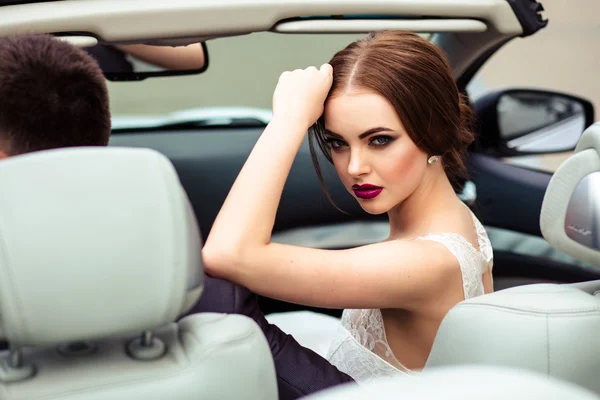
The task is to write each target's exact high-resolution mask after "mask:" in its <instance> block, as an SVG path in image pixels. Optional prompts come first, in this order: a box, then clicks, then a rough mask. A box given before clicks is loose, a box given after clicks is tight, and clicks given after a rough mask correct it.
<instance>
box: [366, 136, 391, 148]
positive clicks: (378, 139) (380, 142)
mask: <svg viewBox="0 0 600 400" xmlns="http://www.w3.org/2000/svg"><path fill="white" fill-rule="evenodd" d="M391 140H392V138H391V137H389V136H384V135H381V136H375V137H374V138H371V144H373V145H375V146H385V145H386V144H388V143H389V142H391Z"/></svg>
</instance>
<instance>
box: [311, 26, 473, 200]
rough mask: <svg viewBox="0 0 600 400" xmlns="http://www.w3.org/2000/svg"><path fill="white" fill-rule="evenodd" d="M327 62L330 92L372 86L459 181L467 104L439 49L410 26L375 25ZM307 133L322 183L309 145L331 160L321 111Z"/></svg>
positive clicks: (467, 131) (468, 139) (468, 137)
mask: <svg viewBox="0 0 600 400" xmlns="http://www.w3.org/2000/svg"><path fill="white" fill-rule="evenodd" d="M329 63H330V64H331V66H332V67H333V84H332V87H331V90H330V92H329V96H330V97H331V96H332V95H334V94H336V93H339V92H340V91H343V90H348V89H352V88H356V89H367V90H372V91H374V92H376V93H379V94H380V95H382V96H383V97H385V98H386V99H387V100H388V101H389V102H390V103H391V104H392V106H393V107H394V109H395V110H396V113H397V114H398V116H399V118H400V120H401V121H402V124H403V126H404V128H405V129H406V132H407V134H408V135H409V136H410V138H411V139H412V140H413V142H414V143H415V144H416V145H417V146H418V147H419V148H420V149H422V150H423V151H425V152H426V153H427V154H429V155H438V156H441V160H442V165H443V166H444V170H445V172H446V175H447V176H448V178H449V180H450V182H451V183H452V185H453V187H454V189H455V190H458V189H459V188H460V187H461V186H462V184H463V182H464V178H465V177H466V168H465V164H464V161H463V158H464V155H465V153H466V151H467V147H468V146H469V144H471V143H472V142H473V140H474V136H473V132H472V130H471V108H470V106H469V105H468V103H467V101H466V98H465V97H464V96H463V95H462V94H460V93H459V91H458V88H457V87H456V83H455V81H454V77H453V76H452V71H451V69H450V65H449V63H448V61H447V59H446V57H445V55H444V54H443V53H442V52H441V50H440V49H438V48H437V47H436V46H435V45H434V44H432V43H430V42H429V41H427V40H426V39H424V38H422V37H420V36H419V35H417V34H414V33H411V32H404V31H381V32H375V33H371V34H370V35H368V36H367V37H366V38H364V39H361V40H358V41H356V42H354V43H351V44H350V45H348V46H347V47H346V48H345V49H343V50H341V51H339V52H337V53H336V54H335V55H334V56H333V58H332V59H331V61H330V62H329ZM309 133H310V134H309V144H310V151H311V155H312V158H313V164H314V166H315V170H316V172H317V176H318V177H319V180H320V181H321V184H322V186H323V188H324V189H325V185H324V181H323V176H322V173H321V169H320V166H319V162H318V158H317V154H316V152H315V146H314V142H315V141H316V142H317V144H318V146H319V148H320V149H321V151H322V152H323V153H324V155H325V157H326V158H327V160H328V161H329V162H332V159H331V153H330V150H329V147H328V146H327V143H326V142H325V140H324V139H325V138H324V133H325V123H324V120H323V117H321V118H320V119H319V120H318V121H317V123H316V124H315V125H313V126H312V127H311V129H310V132H309ZM325 192H326V194H327V197H328V198H329V199H330V200H331V198H330V197H329V194H328V193H327V191H326V190H325Z"/></svg>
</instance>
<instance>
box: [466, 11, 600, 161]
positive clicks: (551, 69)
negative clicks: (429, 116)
mask: <svg viewBox="0 0 600 400" xmlns="http://www.w3.org/2000/svg"><path fill="white" fill-rule="evenodd" d="M544 6H545V11H544V16H545V17H546V18H548V20H549V23H548V26H547V27H546V28H544V29H542V30H541V31H539V32H537V33H536V34H535V35H533V36H531V37H528V38H526V39H525V40H523V39H520V38H516V39H514V40H512V41H511V42H509V43H507V44H506V45H505V46H504V47H502V48H501V49H500V50H499V51H498V52H497V53H495V54H494V55H493V56H492V57H491V58H490V59H489V60H488V61H487V62H486V63H485V64H484V65H483V67H482V68H481V69H480V70H479V72H478V73H477V75H476V76H475V78H474V79H473V81H472V82H471V83H470V84H469V87H468V92H469V94H470V96H471V98H477V97H479V96H480V95H482V94H483V93H485V92H486V91H489V90H494V89H502V88H507V87H521V88H541V89H545V90H554V91H560V92H565V93H569V94H573V95H576V96H581V97H584V98H587V99H588V100H590V101H592V103H593V104H594V106H595V107H598V106H599V105H600V80H598V79H596V76H597V71H598V69H599V68H600V60H599V59H598V58H597V57H595V54H594V51H593V49H595V48H597V47H598V43H599V42H600V35H599V34H600V25H598V23H597V21H596V20H597V17H596V15H597V12H600V3H598V2H597V1H596V0H581V1H579V2H577V7H574V6H573V3H571V2H566V1H560V0H547V1H545V2H544ZM529 122H532V121H529ZM570 154H571V153H570V152H566V153H555V154H545V155H542V156H537V155H536V156H518V157H511V158H506V159H505V160H504V161H506V162H508V163H511V164H514V165H518V166H522V167H526V168H532V169H537V170H543V171H547V172H554V171H555V170H556V168H557V167H558V166H559V165H560V164H561V163H562V162H563V161H564V160H565V159H566V158H567V157H568V156H569V155H570Z"/></svg>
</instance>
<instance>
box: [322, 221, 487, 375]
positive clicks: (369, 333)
mask: <svg viewBox="0 0 600 400" xmlns="http://www.w3.org/2000/svg"><path fill="white" fill-rule="evenodd" d="M471 214H472V213H471ZM472 216H473V222H474V225H475V227H476V229H477V241H478V245H479V249H476V248H474V247H473V245H472V244H471V243H470V242H469V241H467V240H466V239H465V238H464V237H462V236H461V235H459V234H456V233H443V234H434V235H427V236H422V237H418V238H416V240H432V241H435V242H438V243H441V244H443V245H445V246H446V247H447V248H448V250H450V252H452V254H454V256H455V257H456V258H457V259H458V262H459V264H460V269H461V273H462V281H463V289H464V296H465V299H468V298H471V297H475V296H479V295H482V294H483V293H484V289H483V280H482V274H483V273H484V272H485V270H486V269H488V268H489V269H490V271H491V268H492V246H491V244H490V241H489V239H488V236H487V233H486V232H485V229H484V228H483V226H482V225H481V223H480V222H479V220H478V219H477V217H475V215H474V214H472ZM327 359H328V360H329V361H330V362H331V363H332V364H333V365H335V366H336V367H337V368H338V369H339V370H340V371H342V372H345V373H346V374H348V375H350V376H351V377H352V378H353V379H354V380H355V381H356V382H358V383H366V382H368V381H370V380H371V379H373V378H377V377H381V376H390V375H396V374H399V373H404V374H410V373H412V372H411V371H410V370H409V369H407V368H406V367H404V366H403V365H402V364H401V363H400V362H399V361H398V360H397V359H396V357H394V354H393V353H392V350H391V348H390V346H389V345H388V342H387V339H386V336H385V329H384V324H383V318H382V315H381V310H379V309H374V310H344V313H343V314H342V321H341V326H340V327H339V328H338V331H337V333H336V334H335V335H334V337H333V340H332V341H331V345H330V347H329V351H328V353H327Z"/></svg>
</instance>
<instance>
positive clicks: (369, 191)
mask: <svg viewBox="0 0 600 400" xmlns="http://www.w3.org/2000/svg"><path fill="white" fill-rule="evenodd" d="M352 190H353V191H354V194H355V195H356V197H358V198H360V199H374V198H375V197H377V196H379V193H381V191H382V190H383V188H382V187H380V186H374V185H369V184H368V183H366V184H364V185H352Z"/></svg>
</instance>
